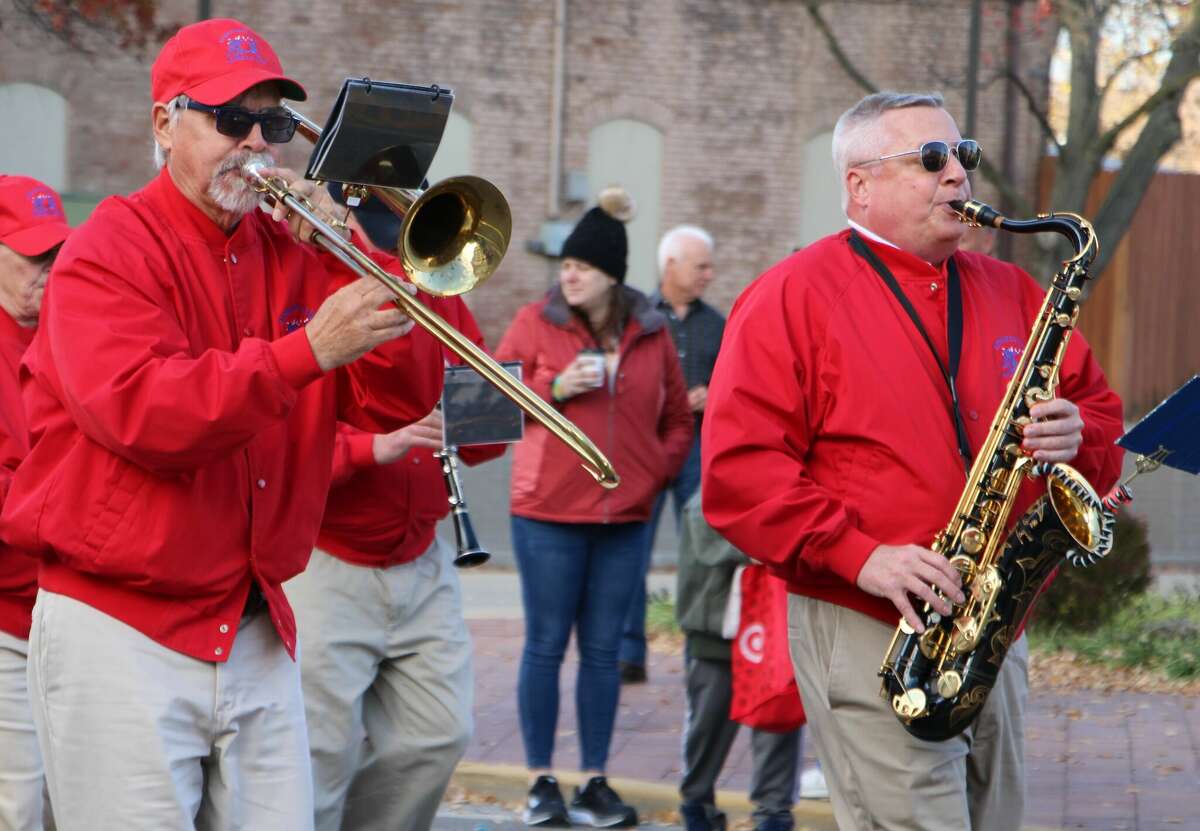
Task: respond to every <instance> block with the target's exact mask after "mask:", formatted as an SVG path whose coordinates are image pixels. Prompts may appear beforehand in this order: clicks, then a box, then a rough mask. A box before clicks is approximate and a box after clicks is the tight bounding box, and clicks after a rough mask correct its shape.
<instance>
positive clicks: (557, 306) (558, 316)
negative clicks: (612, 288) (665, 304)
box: [542, 284, 667, 335]
mask: <svg viewBox="0 0 1200 831" xmlns="http://www.w3.org/2000/svg"><path fill="white" fill-rule="evenodd" d="M621 291H622V292H623V293H624V295H625V300H626V302H627V303H628V304H629V317H630V318H631V319H633V320H636V321H637V322H638V325H639V326H641V330H642V333H643V334H647V335H649V334H651V333H652V332H657V331H658V330H659V329H661V328H662V327H663V326H665V325H666V323H667V318H666V317H665V316H664V315H663V313H662V312H660V311H658V310H657V309H656V308H654V306H652V305H651V304H650V299H649V298H648V297H646V295H644V294H642V293H641V292H640V291H638V290H637V289H635V288H633V287H632V286H625V285H623V286H621ZM542 317H543V318H545V319H546V320H547V321H549V322H550V323H553V324H554V325H555V326H558V327H561V328H563V329H569V328H571V326H572V324H573V323H574V322H575V320H576V318H575V316H574V315H572V314H571V309H570V308H569V307H568V306H567V298H565V297H563V293H562V288H561V287H560V286H559V285H558V284H555V285H554V286H553V287H551V289H550V290H549V291H548V292H546V305H544V306H543V307H542Z"/></svg>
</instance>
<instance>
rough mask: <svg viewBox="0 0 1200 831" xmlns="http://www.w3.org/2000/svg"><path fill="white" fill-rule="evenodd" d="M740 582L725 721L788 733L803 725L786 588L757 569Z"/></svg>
mask: <svg viewBox="0 0 1200 831" xmlns="http://www.w3.org/2000/svg"><path fill="white" fill-rule="evenodd" d="M741 581H742V582H741V590H742V602H741V614H740V617H739V619H738V627H737V637H736V638H735V639H734V641H733V648H732V650H731V651H732V670H733V697H732V700H731V702H730V705H729V717H730V718H731V719H732V720H733V721H736V722H738V723H739V724H744V725H746V726H747V727H753V728H755V729H757V730H766V731H768V732H771V733H787V732H790V731H792V730H795V729H796V728H798V727H801V726H802V725H803V724H804V721H805V718H804V705H803V704H801V703H800V690H799V688H798V687H797V686H796V675H795V673H794V672H793V670H792V657H791V655H790V654H789V653H788V642H787V637H788V634H787V586H786V585H785V584H784V582H783V581H782V580H780V579H779V578H778V577H773V576H771V575H770V574H769V573H768V572H767V569H766V568H765V567H763V566H760V565H751V566H747V567H746V568H745V569H744V570H743V571H742V574H741Z"/></svg>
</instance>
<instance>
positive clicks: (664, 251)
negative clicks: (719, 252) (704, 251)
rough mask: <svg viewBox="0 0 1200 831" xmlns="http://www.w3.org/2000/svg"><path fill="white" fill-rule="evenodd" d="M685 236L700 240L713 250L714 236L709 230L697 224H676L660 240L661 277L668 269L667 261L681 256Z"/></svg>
mask: <svg viewBox="0 0 1200 831" xmlns="http://www.w3.org/2000/svg"><path fill="white" fill-rule="evenodd" d="M685 237H691V238H692V239H696V240H700V242H702V243H704V244H705V245H707V246H708V250H709V251H710V252H711V251H712V250H713V238H712V235H711V234H709V233H708V231H705V230H704V229H703V228H700V227H698V226H696V225H677V226H675V227H674V228H672V229H671V230H670V231H667V232H666V233H665V234H663V236H662V239H661V240H659V242H658V274H659V276H660V277H661V276H662V274H663V272H664V271H666V270H667V261H668V260H669V259H671V258H672V257H677V256H679V244H680V243H681V242H682V241H683V239H684V238H685Z"/></svg>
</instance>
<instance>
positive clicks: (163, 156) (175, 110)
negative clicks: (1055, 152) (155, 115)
mask: <svg viewBox="0 0 1200 831" xmlns="http://www.w3.org/2000/svg"><path fill="white" fill-rule="evenodd" d="M190 100H191V99H190V98H188V97H187V96H186V95H176V96H175V97H174V98H172V99H171V100H170V101H168V102H167V119H168V122H169V123H170V125H171V126H172V127H174V126H175V125H176V124H178V123H179V117H180V116H181V115H183V111H184V110H185V109H187V105H188V101H190ZM170 158H171V151H170V150H167V149H166V148H165V147H163V146H162V145H161V144H159V143H158V139H157V138H156V139H154V167H155V169H156V170H162V169H163V168H164V167H166V165H167V161H168V160H169V159H170Z"/></svg>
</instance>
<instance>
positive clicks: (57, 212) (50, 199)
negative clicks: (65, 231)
mask: <svg viewBox="0 0 1200 831" xmlns="http://www.w3.org/2000/svg"><path fill="white" fill-rule="evenodd" d="M25 196H26V197H27V198H28V199H29V207H30V208H31V209H32V211H33V215H34V216H35V217H38V218H39V219H65V217H64V216H63V210H62V206H61V205H59V204H58V199H57V198H56V197H55V196H54V194H53V193H51V192H50V191H48V190H46V189H45V188H34V189H33V190H31V191H28V192H27V193H26V194H25Z"/></svg>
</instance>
